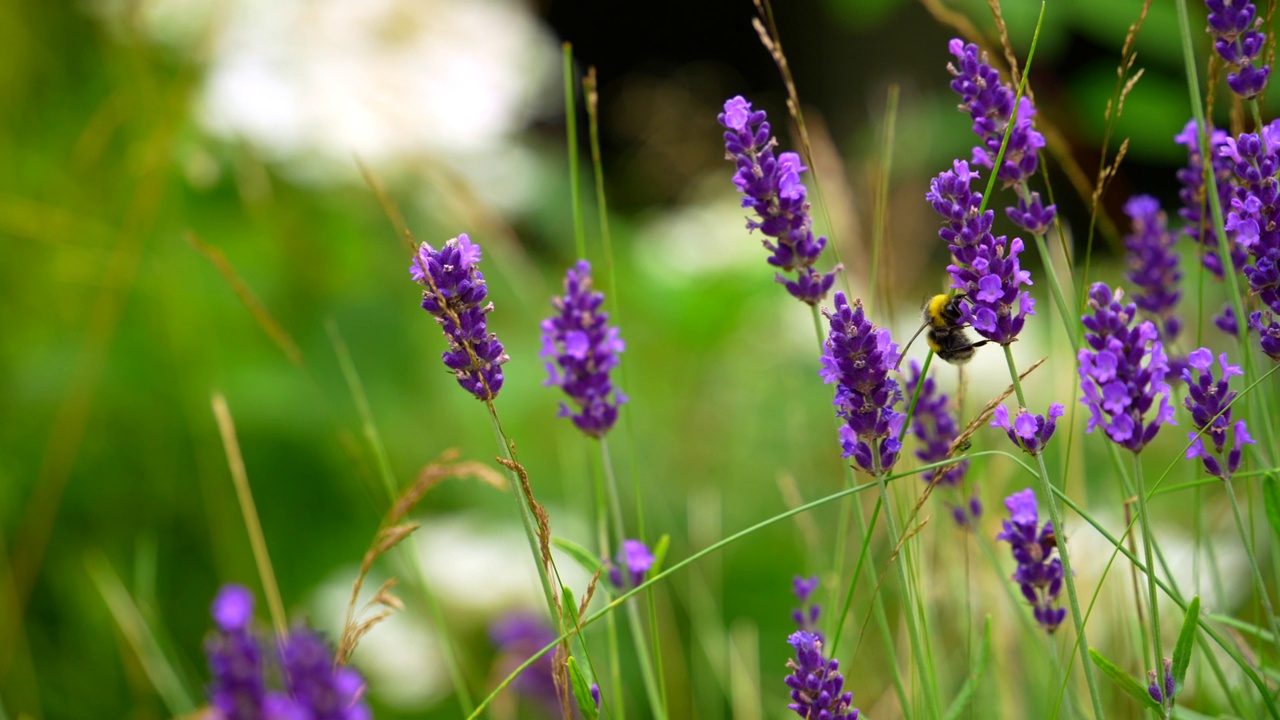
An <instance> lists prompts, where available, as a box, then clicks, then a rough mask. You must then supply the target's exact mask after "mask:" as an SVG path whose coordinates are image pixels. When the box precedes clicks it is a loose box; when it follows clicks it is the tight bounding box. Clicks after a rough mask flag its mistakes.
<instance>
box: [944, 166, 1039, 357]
mask: <svg viewBox="0 0 1280 720" xmlns="http://www.w3.org/2000/svg"><path fill="white" fill-rule="evenodd" d="M976 177H978V173H976V172H971V171H970V170H969V165H968V163H966V162H964V161H963V160H957V161H955V164H954V167H953V169H952V170H947V171H944V172H943V173H942V174H940V175H938V177H936V178H934V179H933V180H932V181H931V182H930V183H929V192H928V194H926V195H925V199H926V200H928V201H929V203H930V204H932V205H933V209H934V210H936V211H937V213H938V214H939V215H941V216H942V218H943V221H944V222H943V225H942V229H941V230H939V231H938V236H939V237H941V238H942V239H943V240H945V241H946V242H947V244H948V245H949V246H950V247H951V259H952V264H950V265H948V266H947V272H949V273H951V287H952V288H953V289H955V290H957V291H959V293H960V294H961V295H963V296H964V301H962V302H961V303H960V310H961V318H960V321H961V322H963V323H966V324H969V325H972V326H973V329H974V330H976V331H977V332H978V334H979V335H981V336H982V337H984V338H986V339H988V340H990V341H992V342H995V343H999V344H1001V345H1008V344H1009V343H1011V342H1013V341H1014V340H1015V339H1016V338H1017V336H1018V333H1019V332H1021V331H1022V326H1023V325H1024V324H1025V323H1026V318H1027V316H1028V315H1034V314H1035V301H1034V300H1032V298H1031V295H1030V293H1028V292H1027V291H1026V290H1023V289H1021V286H1023V285H1030V284H1031V273H1029V272H1027V271H1026V270H1023V269H1022V266H1021V264H1020V263H1019V261H1018V255H1019V254H1021V253H1022V250H1023V244H1022V239H1021V238H1016V237H1015V238H1013V240H1012V241H1010V240H1008V239H1007V238H1006V237H1005V236H1003V235H1001V236H1000V237H995V236H993V235H992V234H991V223H992V222H993V220H994V217H995V215H994V213H992V212H991V211H990V210H988V211H986V212H979V209H980V208H981V207H982V193H980V192H976V191H974V190H971V189H970V187H969V183H970V181H972V180H973V179H974V178H976Z"/></svg>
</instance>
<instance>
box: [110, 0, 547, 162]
mask: <svg viewBox="0 0 1280 720" xmlns="http://www.w3.org/2000/svg"><path fill="white" fill-rule="evenodd" d="M118 5H120V4H119V3H118V2H117V1H116V0H99V5H98V6H97V10H98V14H99V15H100V16H102V17H104V18H106V19H107V20H108V21H109V22H112V23H113V24H116V25H118V24H119V23H120V22H122V21H123V20H125V19H126V18H127V17H128V16H126V15H125V13H126V12H127V9H126V8H124V7H123V6H119V7H117V6H118ZM210 7H212V6H211V5H209V4H206V3H195V2H192V0H151V1H150V2H146V3H144V4H143V6H142V7H141V10H140V13H139V16H140V23H141V26H142V30H143V32H145V33H147V34H148V35H149V36H150V37H152V38H153V39H155V40H156V41H158V42H161V43H164V44H168V45H170V46H172V47H174V48H175V49H177V50H178V51H179V52H184V53H188V54H197V53H198V54H200V55H201V57H198V58H195V59H197V60H199V61H202V62H203V63H204V64H205V65H206V67H207V71H206V75H205V78H204V83H203V86H202V89H201V91H200V94H199V96H198V98H197V101H196V102H197V109H196V118H197V120H198V121H199V122H200V124H202V125H203V126H204V127H205V128H206V129H208V130H209V131H210V132H211V133H213V134H214V135H217V136H220V137H224V138H230V139H242V140H244V141H246V142H247V143H248V144H249V145H251V146H252V147H253V148H254V149H255V150H256V151H257V152H258V153H260V154H261V155H262V156H263V157H265V158H266V159H268V160H270V161H273V162H276V163H279V164H281V165H282V166H283V167H284V168H285V169H286V170H287V171H288V172H289V173H290V174H291V175H293V176H294V177H298V178H300V179H304V180H325V179H328V178H331V177H333V176H335V175H339V176H340V177H341V178H342V179H347V178H350V177H353V176H355V163H354V162H353V156H358V157H359V158H360V159H361V160H363V161H364V162H366V163H368V164H369V165H370V166H372V167H374V168H376V169H379V170H381V171H384V172H385V171H394V170H397V169H400V168H402V167H403V166H404V165H405V164H408V163H413V162H415V161H419V160H422V159H426V158H429V159H439V160H444V161H446V162H451V161H452V162H451V164H454V165H455V166H457V167H459V168H464V165H465V164H464V163H462V162H458V161H460V160H462V159H469V158H471V157H472V156H478V157H481V158H485V157H487V158H488V161H489V162H493V159H492V158H493V156H494V154H495V151H496V150H498V149H500V148H503V147H504V146H509V145H510V142H511V137H512V136H513V135H514V134H515V133H516V132H518V131H519V130H521V129H523V128H524V127H525V126H526V125H527V124H528V122H529V121H530V120H531V119H533V118H535V117H537V116H539V115H542V114H547V113H549V112H558V110H559V107H560V105H559V99H558V98H559V93H558V92H556V91H555V87H556V85H557V84H558V76H559V73H558V69H559V51H558V48H557V47H556V42H555V38H554V37H553V36H552V34H551V33H550V31H549V30H548V29H547V28H546V27H545V26H544V25H543V24H542V23H541V22H540V21H539V20H538V18H536V17H535V16H534V15H533V14H532V13H531V12H530V9H529V7H528V6H527V5H526V4H525V3H524V2H521V0H467V1H466V2H454V1H451V0H228V1H227V2H226V3H222V4H220V5H218V6H217V8H218V9H217V11H212V10H210V9H209V8H210Z"/></svg>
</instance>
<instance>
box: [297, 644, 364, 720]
mask: <svg viewBox="0 0 1280 720" xmlns="http://www.w3.org/2000/svg"><path fill="white" fill-rule="evenodd" d="M280 665H281V668H282V670H283V673H284V677H285V678H286V682H287V683H288V685H289V694H290V695H291V696H292V697H293V700H294V702H295V703H296V704H297V705H298V706H299V707H302V708H305V709H306V710H307V711H308V712H307V713H305V714H303V715H302V716H301V717H304V718H306V719H307V720H372V718H373V713H372V712H371V711H370V710H369V706H368V704H366V703H365V702H364V699H363V698H364V690H365V684H364V680H363V679H362V678H361V677H360V673H358V672H356V671H355V670H354V669H353V668H350V667H345V666H344V667H334V663H333V651H332V650H331V649H330V648H329V645H328V643H326V642H325V641H324V639H323V638H321V637H320V636H319V635H318V634H316V633H315V632H312V631H311V630H309V629H307V628H305V627H297V628H294V629H293V630H292V631H291V632H290V633H289V637H288V639H287V640H286V641H285V643H284V648H283V650H282V651H281V653H280Z"/></svg>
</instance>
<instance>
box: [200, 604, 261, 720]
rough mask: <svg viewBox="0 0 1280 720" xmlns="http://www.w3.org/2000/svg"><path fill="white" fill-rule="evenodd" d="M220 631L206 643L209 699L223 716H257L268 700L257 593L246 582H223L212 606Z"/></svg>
mask: <svg viewBox="0 0 1280 720" xmlns="http://www.w3.org/2000/svg"><path fill="white" fill-rule="evenodd" d="M211 610H212V614H213V620H214V623H215V624H216V625H217V626H218V633H217V634H216V635H214V636H211V637H210V638H209V640H208V641H207V642H206V643H205V654H206V655H207V656H208V659H209V672H210V674H211V675H212V676H213V682H211V683H210V684H209V689H208V692H209V701H210V704H211V705H212V706H213V708H214V710H215V711H217V713H218V715H219V717H220V718H221V720H257V719H258V718H260V717H262V713H263V709H264V707H265V705H266V701H267V686H266V680H265V679H264V677H263V672H264V670H263V662H262V648H261V647H259V645H258V639H257V638H256V637H254V636H253V634H252V632H251V628H250V624H251V623H252V622H253V594H252V593H250V592H249V590H248V588H245V587H244V586H242V585H236V584H227V585H223V586H222V589H220V590H219V591H218V594H217V596H216V597H215V598H214V600H213V607H212V608H211Z"/></svg>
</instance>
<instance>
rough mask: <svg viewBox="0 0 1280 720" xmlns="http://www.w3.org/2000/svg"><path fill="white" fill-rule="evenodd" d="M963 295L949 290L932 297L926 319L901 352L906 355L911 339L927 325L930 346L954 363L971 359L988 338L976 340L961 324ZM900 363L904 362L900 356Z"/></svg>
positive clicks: (925, 309)
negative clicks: (954, 294)
mask: <svg viewBox="0 0 1280 720" xmlns="http://www.w3.org/2000/svg"><path fill="white" fill-rule="evenodd" d="M963 298H964V295H956V296H954V297H952V296H950V295H947V294H946V293H939V294H937V295H934V296H933V297H931V298H929V301H928V302H927V303H925V305H924V311H923V312H922V313H921V315H922V316H923V322H922V323H921V324H920V329H919V330H917V331H916V334H915V335H912V336H911V339H910V340H908V341H907V346H906V347H904V348H903V349H902V356H903V357H905V356H906V354H907V349H908V348H910V347H911V343H913V342H915V340H916V338H917V337H919V336H920V333H922V332H924V331H925V330H926V329H927V330H928V331H929V332H928V333H926V334H925V342H927V343H929V349H930V350H933V352H934V354H935V355H937V356H938V357H940V358H942V359H943V360H946V361H947V362H949V363H951V364H952V365H964V364H965V363H967V362H969V361H970V360H972V359H973V354H974V350H975V349H976V348H980V347H982V346H983V345H986V344H987V341H986V340H979V341H977V342H974V341H973V340H971V339H970V338H969V333H967V332H965V329H964V325H961V324H960V315H961V313H960V300H961V299H963ZM898 363H899V364H901V363H902V358H901V357H899V358H898Z"/></svg>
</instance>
